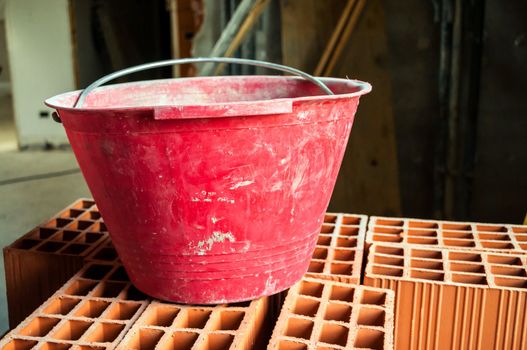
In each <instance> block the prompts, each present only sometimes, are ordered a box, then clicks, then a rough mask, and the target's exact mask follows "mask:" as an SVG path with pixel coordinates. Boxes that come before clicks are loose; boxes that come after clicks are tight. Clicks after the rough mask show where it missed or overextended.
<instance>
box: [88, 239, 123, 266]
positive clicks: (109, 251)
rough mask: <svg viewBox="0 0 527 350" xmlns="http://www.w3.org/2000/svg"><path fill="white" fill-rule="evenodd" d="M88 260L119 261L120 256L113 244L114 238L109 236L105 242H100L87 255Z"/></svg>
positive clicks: (99, 261)
mask: <svg viewBox="0 0 527 350" xmlns="http://www.w3.org/2000/svg"><path fill="white" fill-rule="evenodd" d="M86 262H97V263H119V262H120V260H119V256H118V255H117V251H116V250H115V247H114V246H113V244H112V240H111V239H110V237H108V238H107V239H106V240H105V241H104V242H102V243H101V244H99V245H98V246H97V247H96V248H95V249H94V250H93V252H91V253H90V255H88V257H86Z"/></svg>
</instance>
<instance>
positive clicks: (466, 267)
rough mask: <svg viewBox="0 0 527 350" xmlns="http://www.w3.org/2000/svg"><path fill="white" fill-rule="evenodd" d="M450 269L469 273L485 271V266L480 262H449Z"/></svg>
mask: <svg viewBox="0 0 527 350" xmlns="http://www.w3.org/2000/svg"><path fill="white" fill-rule="evenodd" d="M450 270H452V271H458V272H469V273H485V267H483V265H480V264H462V263H455V262H452V263H450Z"/></svg>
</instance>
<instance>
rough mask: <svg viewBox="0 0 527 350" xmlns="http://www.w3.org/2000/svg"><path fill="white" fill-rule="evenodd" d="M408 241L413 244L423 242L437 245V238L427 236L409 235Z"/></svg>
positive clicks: (423, 243)
mask: <svg viewBox="0 0 527 350" xmlns="http://www.w3.org/2000/svg"><path fill="white" fill-rule="evenodd" d="M408 243H411V244H422V245H437V239H436V238H425V237H411V236H410V237H408Z"/></svg>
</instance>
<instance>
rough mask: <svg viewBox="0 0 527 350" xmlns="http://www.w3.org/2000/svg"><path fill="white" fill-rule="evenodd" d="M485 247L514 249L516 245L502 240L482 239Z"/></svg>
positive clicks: (482, 244)
mask: <svg viewBox="0 0 527 350" xmlns="http://www.w3.org/2000/svg"><path fill="white" fill-rule="evenodd" d="M480 243H481V246H482V247H483V248H490V249H513V248H514V245H512V243H510V242H501V241H480Z"/></svg>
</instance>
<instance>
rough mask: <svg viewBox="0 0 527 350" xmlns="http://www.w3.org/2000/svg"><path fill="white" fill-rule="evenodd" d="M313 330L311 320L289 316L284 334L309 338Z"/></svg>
mask: <svg viewBox="0 0 527 350" xmlns="http://www.w3.org/2000/svg"><path fill="white" fill-rule="evenodd" d="M312 331H313V321H310V320H305V319H300V318H290V319H289V320H288V322H287V327H286V329H285V335H286V336H288V337H293V338H302V339H309V338H310V337H311V332H312Z"/></svg>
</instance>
